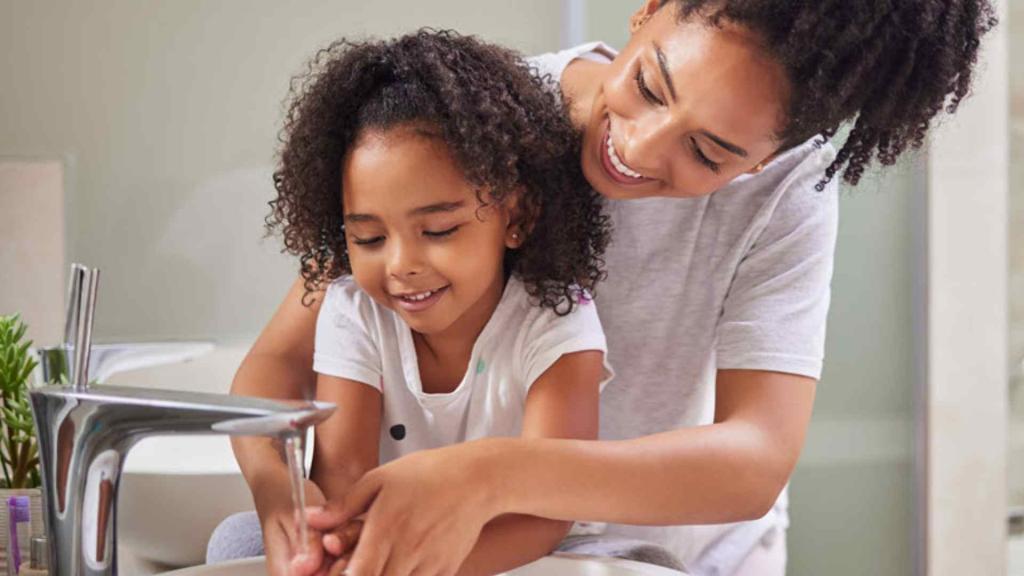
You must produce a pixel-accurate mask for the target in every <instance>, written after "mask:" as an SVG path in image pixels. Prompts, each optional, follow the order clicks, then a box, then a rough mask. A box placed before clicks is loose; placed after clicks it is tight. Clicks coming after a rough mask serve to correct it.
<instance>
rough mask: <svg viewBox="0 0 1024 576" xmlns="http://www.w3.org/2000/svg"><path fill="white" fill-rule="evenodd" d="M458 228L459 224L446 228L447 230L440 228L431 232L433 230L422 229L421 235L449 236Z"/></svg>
mask: <svg viewBox="0 0 1024 576" xmlns="http://www.w3.org/2000/svg"><path fill="white" fill-rule="evenodd" d="M458 229H459V226H452V227H451V228H448V229H447V230H440V231H437V232H433V231H430V230H424V231H423V235H424V236H429V237H430V238H444V237H445V236H451V235H452V234H454V233H455V231H456V230H458Z"/></svg>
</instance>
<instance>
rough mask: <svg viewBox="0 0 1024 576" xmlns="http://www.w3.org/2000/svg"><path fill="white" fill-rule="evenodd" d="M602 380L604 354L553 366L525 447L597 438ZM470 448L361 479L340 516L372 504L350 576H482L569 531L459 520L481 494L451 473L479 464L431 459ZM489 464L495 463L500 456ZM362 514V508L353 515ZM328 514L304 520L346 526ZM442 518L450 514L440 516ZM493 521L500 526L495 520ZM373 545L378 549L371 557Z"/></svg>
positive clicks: (530, 412)
mask: <svg viewBox="0 0 1024 576" xmlns="http://www.w3.org/2000/svg"><path fill="white" fill-rule="evenodd" d="M603 374H604V365H603V353H602V352H598V351H584V352H575V353H571V354H566V355H564V356H562V357H561V358H559V359H558V361H556V362H555V363H554V364H552V365H551V367H549V368H548V369H547V370H546V371H545V372H544V373H543V374H542V375H541V376H540V377H539V378H538V379H537V380H536V381H535V382H534V384H533V386H531V388H530V392H529V394H528V396H527V399H526V412H525V415H524V420H523V430H522V437H523V439H526V440H528V441H529V442H534V441H537V440H538V439H541V438H575V439H594V438H596V437H597V429H598V410H599V385H600V382H601V379H602V376H603ZM506 440H508V441H511V442H518V441H520V440H519V439H506ZM559 441H562V440H559ZM470 444H476V442H473V443H469V444H457V445H455V446H452V447H447V448H441V449H437V450H424V451H421V452H416V453H413V454H409V455H407V456H404V457H402V458H400V459H398V460H395V461H393V462H390V463H388V464H385V465H383V466H381V467H379V468H377V469H376V470H373V471H371V472H369V473H368V474H366V475H365V476H363V478H362V479H361V480H360V481H359V482H358V483H357V484H356V487H353V489H352V492H350V493H349V495H348V496H347V497H346V498H345V501H344V502H343V503H341V507H342V508H347V506H348V504H349V503H350V502H352V501H359V502H362V503H364V504H368V503H369V501H370V500H373V501H374V505H373V506H372V507H370V508H369V511H368V513H367V517H366V524H365V526H364V527H363V531H362V534H361V535H360V537H359V545H358V546H357V547H356V550H355V554H354V555H353V557H352V560H351V563H350V564H349V565H348V572H347V573H348V574H354V575H362V574H373V575H375V576H376V575H380V574H412V573H416V574H418V573H421V572H422V573H424V574H456V573H458V574H459V575H460V576H469V575H475V574H480V575H489V574H496V573H500V572H504V571H506V570H509V569H512V568H515V567H517V566H521V565H523V564H526V563H528V562H530V561H533V560H535V559H537V558H540V557H542V556H544V555H546V554H549V553H550V552H551V551H552V550H553V549H554V548H555V546H557V545H558V543H559V542H560V541H561V540H562V538H563V537H565V534H566V532H567V531H568V530H569V527H570V525H571V522H568V521H559V520H549V519H545V518H537V517H532V516H524V515H516V514H487V513H484V514H479V515H476V517H475V518H474V519H473V520H471V521H467V518H466V516H465V515H464V514H463V512H464V511H465V510H467V509H478V505H479V504H480V503H481V501H480V496H481V495H482V494H483V492H482V491H480V490H478V489H477V487H473V486H468V485H466V484H463V483H456V484H450V482H451V481H452V480H454V479H457V478H459V477H460V476H461V472H459V470H462V471H466V467H468V468H472V469H475V468H477V465H478V464H480V463H479V462H472V461H468V460H462V459H461V458H459V457H457V456H456V457H455V458H454V459H444V463H443V464H442V463H441V462H440V461H439V460H437V459H436V458H435V457H434V455H435V454H445V453H446V452H445V451H446V450H449V449H450V448H455V447H459V446H467V445H470ZM485 445H487V444H485ZM452 454H454V453H452ZM495 456H498V457H499V458H500V455H499V454H495ZM438 464H440V467H438V466H437V465H438ZM392 472H394V473H392ZM453 473H454V474H453ZM378 480H381V481H383V480H386V481H387V482H388V486H387V488H386V489H382V490H380V491H379V493H378V491H377V490H374V489H373V487H374V486H377V485H378V484H377V482H378ZM353 492H357V494H353ZM439 492H443V493H444V494H445V499H444V500H437V501H434V500H433V495H435V494H438V493H439ZM448 497H450V498H451V500H449V499H448ZM374 498H376V500H374ZM427 500H431V502H427ZM410 505H411V506H410ZM423 505H426V506H427V507H428V508H429V509H430V510H432V511H433V512H438V514H430V515H421V514H420V512H419V510H420V507H421V506H423ZM365 508H366V506H362V507H361V508H360V510H359V512H360V513H361V512H362V511H363V510H364V509H365ZM335 510H336V509H335V508H334V507H333V506H329V507H328V509H326V510H324V511H320V512H318V513H315V514H312V515H311V516H310V521H311V524H313V525H314V526H320V527H323V526H328V525H337V524H340V523H342V522H343V521H344V520H348V518H350V517H351V516H347V517H345V518H344V519H342V518H341V517H340V516H339V515H338V514H337V513H336V512H335ZM449 511H450V512H451V514H448V513H447V512H449ZM481 511H482V510H481ZM509 512H514V511H512V510H510V511H509ZM499 515H500V516H501V517H500V518H496V517H497V516H499ZM492 520H493V521H492ZM484 524H486V526H484ZM399 533H400V534H409V535H412V534H416V535H423V536H425V537H426V538H428V539H429V541H428V542H423V544H425V545H426V546H424V547H429V548H430V552H431V553H430V554H429V555H427V556H422V555H417V554H406V553H404V552H403V551H401V549H400V548H398V547H397V546H394V544H398V540H397V539H395V538H392V535H394V534H399ZM381 545H383V546H384V547H383V548H379V546H381ZM460 566H461V567H460Z"/></svg>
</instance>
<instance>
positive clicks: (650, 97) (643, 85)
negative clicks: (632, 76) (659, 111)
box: [636, 68, 665, 106]
mask: <svg viewBox="0 0 1024 576" xmlns="http://www.w3.org/2000/svg"><path fill="white" fill-rule="evenodd" d="M636 89H637V90H638V91H639V92H640V95H641V96H643V97H644V100H647V101H648V102H650V103H651V104H655V105H657V106H664V105H665V102H663V101H662V100H661V98H658V97H657V96H656V95H655V94H654V92H651V89H650V88H649V87H648V86H647V81H646V80H644V70H643V68H637V70H636Z"/></svg>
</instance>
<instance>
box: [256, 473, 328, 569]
mask: <svg viewBox="0 0 1024 576" xmlns="http://www.w3.org/2000/svg"><path fill="white" fill-rule="evenodd" d="M262 492H263V493H262V494H254V496H256V509H257V511H258V512H259V516H260V525H261V527H262V529H263V546H264V549H265V552H266V556H267V570H268V572H269V573H270V574H271V575H272V576H314V575H316V576H320V575H321V574H326V569H327V566H329V565H330V564H329V563H331V562H333V561H334V560H335V559H334V558H329V557H327V555H325V553H324V550H323V546H322V544H321V537H322V536H321V533H320V532H319V531H317V530H314V529H310V530H309V531H308V532H309V534H308V536H307V542H306V553H305V554H299V553H298V552H299V550H301V549H302V547H301V545H300V544H301V543H300V541H299V529H298V526H296V523H295V509H294V507H293V505H292V500H291V491H290V488H287V487H282V486H279V485H276V486H269V487H267V489H265V490H263V491H262ZM306 498H307V501H308V502H324V497H323V494H322V492H321V491H320V489H319V488H318V487H317V486H316V484H314V483H313V482H310V481H309V480H307V481H306Z"/></svg>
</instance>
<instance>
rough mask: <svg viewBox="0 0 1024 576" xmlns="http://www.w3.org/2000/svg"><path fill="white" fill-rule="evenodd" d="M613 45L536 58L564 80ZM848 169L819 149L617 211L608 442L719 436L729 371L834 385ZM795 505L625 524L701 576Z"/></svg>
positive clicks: (608, 302) (605, 299)
mask: <svg viewBox="0 0 1024 576" xmlns="http://www.w3.org/2000/svg"><path fill="white" fill-rule="evenodd" d="M614 55H615V51H614V50H612V49H611V48H609V47H607V46H605V45H604V44H601V43H592V44H586V45H582V46H577V47H575V48H571V49H569V50H565V51H562V52H557V53H552V54H544V55H541V56H537V57H534V58H531V59H530V62H531V64H532V65H534V66H535V67H536V68H537V70H538V72H539V73H541V74H542V75H549V76H550V79H551V81H552V82H558V81H560V79H561V76H562V72H563V71H564V70H565V68H566V66H568V64H569V63H570V62H572V61H573V60H574V59H576V58H586V59H591V60H598V61H605V62H607V61H610V60H611V59H612V58H614ZM834 158H835V150H834V148H833V147H832V146H831V145H829V144H824V145H815V143H814V142H813V141H808V142H806V143H804V144H803V145H801V146H798V147H796V148H793V149H791V150H789V151H787V152H785V153H783V154H782V155H780V156H779V157H778V158H776V159H775V160H773V161H772V162H771V163H770V164H768V165H767V166H765V168H764V170H763V171H762V172H760V173H759V174H757V175H743V176H740V177H738V178H736V179H735V180H733V181H732V182H730V183H729V184H728V185H726V186H725V187H724V188H722V189H720V190H718V191H716V192H714V193H712V194H709V195H707V196H703V197H700V198H683V199H679V198H650V199H641V200H623V201H616V200H609V201H608V210H609V213H610V216H611V218H612V222H613V226H614V231H613V236H612V242H611V245H610V246H609V248H608V252H607V254H606V263H607V269H608V278H607V280H605V281H604V282H603V283H602V284H600V285H599V286H598V287H597V290H596V293H595V299H596V302H597V305H598V310H599V312H600V314H601V322H602V324H603V326H604V329H605V334H606V337H607V340H608V355H609V359H610V361H611V364H612V365H613V366H615V372H616V376H615V380H614V381H613V382H611V383H610V384H609V385H608V387H607V388H605V390H604V392H603V393H602V396H601V436H602V438H606V439H625V438H635V437H638V436H646V435H649V434H654V433H658V432H664V431H666V430H673V429H678V428H682V427H690V426H701V425H706V424H709V423H711V422H712V421H713V418H714V401H715V373H716V371H717V370H721V369H751V370H767V371H775V372H785V373H791V374H799V375H803V376H808V377H811V378H815V379H817V378H819V377H820V375H821V367H822V359H823V356H824V346H825V321H826V316H827V313H828V306H829V292H830V283H831V278H832V260H833V253H834V250H835V242H836V229H837V225H838V193H837V182H836V181H834V180H833V181H832V182H830V183H829V184H828V185H827V186H826V187H825V189H824V190H823V191H821V192H819V191H817V190H816V189H815V185H816V184H817V183H818V182H819V181H820V180H821V178H822V177H823V175H824V172H825V169H826V167H827V166H828V165H829V164H830V163H831V162H832V160H833V159H834ZM786 502H787V500H786V493H785V492H783V494H782V496H781V497H780V499H779V502H778V503H777V504H776V506H775V507H774V508H773V510H772V511H771V512H770V513H769V514H768V515H767V516H766V517H765V518H762V519H761V520H759V521H755V522H748V523H741V524H732V525H722V526H673V527H648V526H619V525H610V526H609V528H608V532H609V533H611V534H613V535H617V536H621V537H625V538H637V539H642V540H648V541H653V542H657V543H660V544H662V545H664V546H666V547H667V548H669V549H670V550H671V551H673V552H674V553H676V554H677V555H678V556H679V557H680V558H681V559H682V560H683V561H684V562H685V563H686V564H687V566H688V567H689V568H690V569H691V570H692V571H694V573H703V572H705V571H709V570H711V569H719V570H721V573H723V574H725V573H729V567H730V566H732V565H735V563H736V562H739V561H741V560H742V559H743V557H744V556H745V555H746V553H747V552H749V551H750V550H751V549H752V548H753V546H754V545H756V543H757V542H758V541H759V540H760V539H761V538H763V537H765V536H766V535H770V534H771V532H772V530H773V529H785V526H786V525H787V523H788V517H787V512H786V508H787V503H786Z"/></svg>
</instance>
